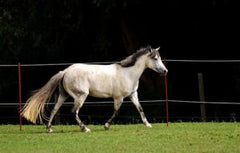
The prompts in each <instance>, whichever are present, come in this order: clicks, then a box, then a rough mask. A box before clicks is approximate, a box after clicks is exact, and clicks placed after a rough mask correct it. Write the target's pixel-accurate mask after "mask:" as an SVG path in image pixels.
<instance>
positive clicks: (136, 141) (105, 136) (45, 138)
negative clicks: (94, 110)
mask: <svg viewBox="0 0 240 153" xmlns="http://www.w3.org/2000/svg"><path fill="white" fill-rule="evenodd" d="M53 128H54V133H52V134H48V133H46V130H45V126H32V125H24V126H23V131H22V132H19V128H18V126H17V125H1V126H0V145H1V147H0V152H1V153H5V152H6V153H9V152H21V153H23V152H27V153H31V152H32V153H49V152H59V153H61V152H63V153H66V152H94V153H95V152H97V153H98V152H99V153H100V152H104V153H106V152H109V153H110V152H111V153H113V152H114V153H116V152H122V153H123V152H124V153H125V152H129V153H132V152H137V153H140V152H146V153H150V152H157V153H161V152H169V153H175V152H176V153H186V152H189V153H193V152H199V153H202V152H216V153H219V152H223V153H225V152H229V153H234V152H240V124H239V123H172V124H170V125H169V127H168V128H167V127H166V124H153V128H151V129H149V128H146V127H145V126H143V125H142V124H136V125H112V127H111V129H110V130H108V131H105V130H104V128H103V126H102V125H101V126H99V125H90V126H89V128H90V129H91V132H90V133H83V132H80V129H79V127H78V126H77V125H74V126H73V125H62V126H53Z"/></svg>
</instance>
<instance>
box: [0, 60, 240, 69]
mask: <svg viewBox="0 0 240 153" xmlns="http://www.w3.org/2000/svg"><path fill="white" fill-rule="evenodd" d="M166 61H167V62H183V63H184V62H186V63H187V62H189V63H240V60H194V59H193V60H187V59H182V60H178V59H166ZM117 62H119V61H108V62H83V63H85V64H112V63H117ZM72 64H75V63H51V64H21V66H23V67H38V66H66V65H72ZM17 66H18V64H0V67H17Z"/></svg>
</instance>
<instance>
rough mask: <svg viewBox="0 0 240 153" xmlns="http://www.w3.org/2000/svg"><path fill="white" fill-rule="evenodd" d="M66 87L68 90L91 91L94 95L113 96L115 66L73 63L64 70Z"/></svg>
mask: <svg viewBox="0 0 240 153" xmlns="http://www.w3.org/2000/svg"><path fill="white" fill-rule="evenodd" d="M64 72H65V75H64V80H63V82H64V87H65V88H66V89H67V90H73V91H74V90H77V91H79V92H83V91H84V92H89V94H90V95H91V96H94V97H111V96H112V88H113V81H114V76H115V73H116V68H115V66H114V65H113V64H112V65H89V64H73V65H71V66H70V67H68V68H67V69H65V70H64ZM70 92H71V91H70Z"/></svg>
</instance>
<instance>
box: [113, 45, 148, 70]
mask: <svg viewBox="0 0 240 153" xmlns="http://www.w3.org/2000/svg"><path fill="white" fill-rule="evenodd" d="M151 50H152V48H151V46H147V47H144V48H140V49H139V50H137V51H136V52H135V53H133V54H132V55H130V56H128V57H127V58H125V59H123V60H121V61H120V62H118V63H117V64H119V65H121V66H122V67H130V66H133V65H134V64H135V63H136V61H137V59H138V58H139V57H141V56H142V55H144V54H147V53H148V52H149V51H151Z"/></svg>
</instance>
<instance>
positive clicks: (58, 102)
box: [47, 87, 68, 133]
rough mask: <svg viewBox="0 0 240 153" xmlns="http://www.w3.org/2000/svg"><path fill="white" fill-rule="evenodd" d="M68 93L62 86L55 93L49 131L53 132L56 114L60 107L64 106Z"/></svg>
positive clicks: (48, 125)
mask: <svg viewBox="0 0 240 153" xmlns="http://www.w3.org/2000/svg"><path fill="white" fill-rule="evenodd" d="M67 97H68V94H67V93H66V92H65V91H64V89H62V87H59V92H57V93H56V94H55V106H54V108H53V110H52V112H51V115H50V118H49V121H48V124H47V132H49V133H51V132H53V130H52V128H51V126H52V121H53V118H54V116H55V115H56V113H57V111H58V110H59V108H60V107H61V106H62V104H63V103H64V101H65V100H66V99H67Z"/></svg>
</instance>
